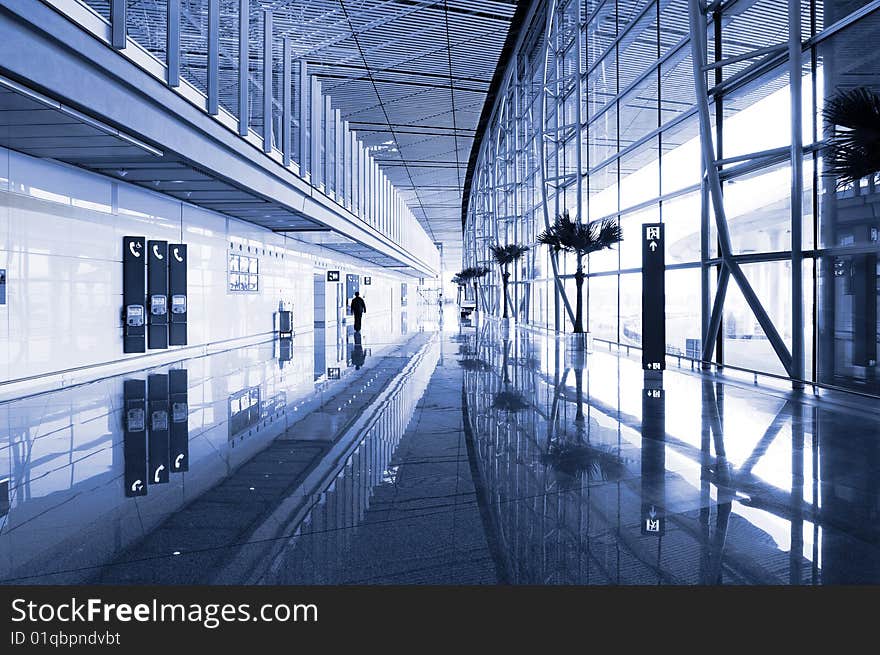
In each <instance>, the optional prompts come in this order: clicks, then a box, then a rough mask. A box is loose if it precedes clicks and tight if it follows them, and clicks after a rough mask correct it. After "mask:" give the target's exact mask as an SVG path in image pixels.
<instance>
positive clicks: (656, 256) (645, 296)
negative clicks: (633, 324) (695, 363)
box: [641, 223, 666, 371]
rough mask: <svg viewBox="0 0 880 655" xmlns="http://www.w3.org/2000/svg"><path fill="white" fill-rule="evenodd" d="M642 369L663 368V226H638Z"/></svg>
mask: <svg viewBox="0 0 880 655" xmlns="http://www.w3.org/2000/svg"><path fill="white" fill-rule="evenodd" d="M641 238H642V368H643V369H644V370H646V371H663V370H664V369H665V368H666V283H665V277H666V258H665V255H664V250H665V247H664V239H663V225H662V224H660V223H646V224H645V225H642V234H641Z"/></svg>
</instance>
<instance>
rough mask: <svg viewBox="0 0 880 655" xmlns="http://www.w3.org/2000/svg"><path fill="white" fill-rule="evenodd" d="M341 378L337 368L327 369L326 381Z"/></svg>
mask: <svg viewBox="0 0 880 655" xmlns="http://www.w3.org/2000/svg"><path fill="white" fill-rule="evenodd" d="M340 377H342V373H341V371H340V369H338V368H328V369H327V379H328V380H338V379H339V378H340Z"/></svg>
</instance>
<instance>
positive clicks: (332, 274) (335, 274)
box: [327, 271, 339, 282]
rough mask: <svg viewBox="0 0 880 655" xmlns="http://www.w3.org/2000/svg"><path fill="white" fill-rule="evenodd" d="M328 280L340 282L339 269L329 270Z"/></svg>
mask: <svg viewBox="0 0 880 655" xmlns="http://www.w3.org/2000/svg"><path fill="white" fill-rule="evenodd" d="M327 281H328V282H339V271H327Z"/></svg>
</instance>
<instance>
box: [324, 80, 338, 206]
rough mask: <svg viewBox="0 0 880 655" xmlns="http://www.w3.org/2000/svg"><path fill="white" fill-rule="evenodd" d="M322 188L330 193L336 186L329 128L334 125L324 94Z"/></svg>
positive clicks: (330, 106)
mask: <svg viewBox="0 0 880 655" xmlns="http://www.w3.org/2000/svg"><path fill="white" fill-rule="evenodd" d="M323 115H324V174H323V175H324V190H325V192H326V193H327V195H328V196H329V195H332V193H333V191H334V190H335V188H336V180H335V179H334V178H333V166H334V164H335V161H334V157H332V156H331V155H332V154H334V153H335V151H336V146H335V144H334V142H333V133H332V130H331V128H332V127H333V125H334V117H333V106H332V103H331V102H330V96H329V95H327V96H324V111H323Z"/></svg>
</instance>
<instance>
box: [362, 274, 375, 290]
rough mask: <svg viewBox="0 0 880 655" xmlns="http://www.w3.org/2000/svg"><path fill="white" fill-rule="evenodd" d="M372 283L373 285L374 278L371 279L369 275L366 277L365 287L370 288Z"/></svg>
mask: <svg viewBox="0 0 880 655" xmlns="http://www.w3.org/2000/svg"><path fill="white" fill-rule="evenodd" d="M372 283H373V278H371V277H370V276H369V275H367V276H365V277H364V286H365V287H368V286H370V285H371V284H372Z"/></svg>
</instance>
